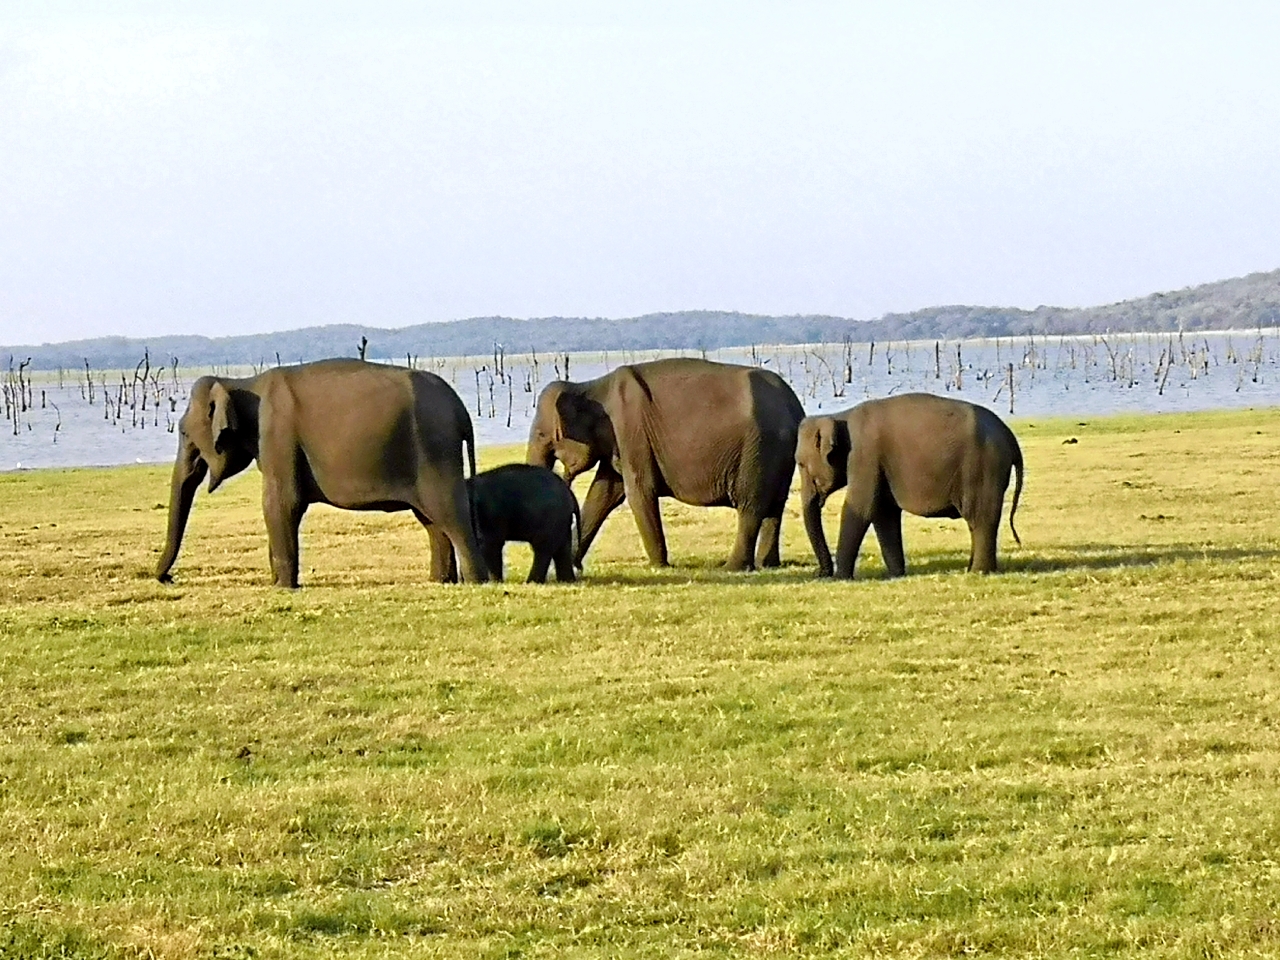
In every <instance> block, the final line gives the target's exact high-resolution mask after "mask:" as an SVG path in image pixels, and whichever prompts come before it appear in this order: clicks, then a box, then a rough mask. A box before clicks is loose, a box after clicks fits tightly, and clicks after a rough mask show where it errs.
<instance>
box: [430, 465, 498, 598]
mask: <svg viewBox="0 0 1280 960" xmlns="http://www.w3.org/2000/svg"><path fill="white" fill-rule="evenodd" d="M416 495H417V497H418V500H419V502H418V503H417V504H415V505H414V508H415V509H416V510H418V511H420V512H421V513H423V514H424V515H425V516H426V517H427V519H428V520H429V521H430V523H431V524H432V525H433V526H434V527H435V528H436V529H437V530H438V531H439V532H440V533H441V534H442V535H443V536H444V537H446V538H448V541H449V543H450V544H451V545H452V546H453V556H454V561H455V562H456V563H457V572H458V573H459V574H460V575H461V579H462V581H463V582H464V583H484V582H485V581H486V580H488V579H489V575H488V571H487V570H486V568H485V565H484V560H483V558H482V557H481V556H480V545H479V543H477V542H476V531H475V527H474V526H473V525H472V522H471V498H470V496H469V495H468V493H467V484H466V481H464V480H463V479H462V477H453V478H449V477H439V476H430V477H424V478H423V479H421V480H420V481H419V482H418V486H417V490H416ZM433 567H434V562H433Z"/></svg>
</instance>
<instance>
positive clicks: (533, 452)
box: [525, 442, 556, 470]
mask: <svg viewBox="0 0 1280 960" xmlns="http://www.w3.org/2000/svg"><path fill="white" fill-rule="evenodd" d="M525 459H526V461H527V462H528V463H529V464H531V465H532V466H535V467H546V468H547V469H548V470H550V469H552V468H553V467H554V466H555V465H556V451H555V448H554V447H553V446H552V445H551V444H549V443H532V442H531V443H530V444H529V449H528V455H527V456H526V458H525Z"/></svg>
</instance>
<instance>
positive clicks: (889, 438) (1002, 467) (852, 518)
mask: <svg viewBox="0 0 1280 960" xmlns="http://www.w3.org/2000/svg"><path fill="white" fill-rule="evenodd" d="M799 434H800V435H799V439H798V440H797V441H796V454H795V456H796V463H797V464H798V465H799V467H800V500H801V509H802V511H803V514H804V524H805V529H806V531H807V532H808V534H809V541H810V542H811V543H812V544H813V552H814V553H815V554H816V555H817V558H818V575H819V576H823V577H829V576H831V574H832V567H831V551H830V550H829V549H828V548H827V537H826V534H825V533H824V532H823V529H822V505H823V504H824V503H825V502H826V499H827V497H828V496H830V495H831V494H832V493H834V492H835V491H836V490H839V489H840V488H841V487H847V488H848V490H847V492H846V493H845V502H844V511H843V513H842V514H841V516H840V541H839V545H838V546H837V548H836V563H835V575H836V576H837V577H843V578H851V577H852V576H853V567H854V564H855V562H856V561H857V559H858V549H859V547H861V546H862V540H863V537H865V536H866V533H867V527H869V526H874V527H875V531H876V538H877V539H878V540H879V541H880V553H881V555H882V556H883V557H884V565H885V568H886V569H887V570H888V573H889V576H891V577H896V576H902V575H903V574H904V573H906V571H907V564H906V558H905V556H904V555H903V551H902V511H903V510H906V511H907V512H908V513H914V514H917V515H918V516H922V517H949V518H951V519H953V520H954V519H960V518H963V519H964V520H965V522H967V523H968V525H969V532H970V536H971V538H972V549H971V551H970V554H969V569H970V570H971V571H977V572H980V573H992V572H994V571H995V570H996V534H997V531H998V530H999V527H1000V513H1001V511H1002V510H1003V509H1004V494H1005V490H1006V489H1007V488H1008V486H1009V473H1010V471H1011V470H1012V469H1013V468H1014V467H1016V468H1017V470H1018V483H1017V486H1016V487H1015V488H1014V491H1013V506H1012V507H1011V508H1010V509H1009V529H1010V531H1012V533H1013V538H1014V540H1017V541H1018V543H1021V542H1022V541H1021V540H1020V539H1019V538H1018V531H1017V530H1016V529H1015V528H1014V526H1013V515H1014V513H1015V512H1016V511H1017V509H1018V497H1019V496H1020V495H1021V494H1022V450H1021V449H1020V448H1019V446H1018V440H1017V438H1016V437H1015V436H1014V435H1013V431H1012V430H1010V429H1009V427H1008V426H1007V425H1006V424H1005V422H1004V421H1003V420H1001V419H1000V418H999V417H997V416H996V415H995V414H994V413H992V412H991V411H990V410H988V409H986V408H985V407H979V406H977V405H975V404H972V403H966V402H965V401H963V400H952V399H949V398H947V397H936V396H933V395H932V394H928V393H907V394H903V395H901V396H897V397H887V398H885V399H882V400H869V401H867V402H866V403H861V404H858V406H856V407H853V408H852V409H849V410H845V411H843V412H841V413H836V414H832V415H830V416H823V417H806V418H805V419H804V422H803V423H801V424H800V431H799Z"/></svg>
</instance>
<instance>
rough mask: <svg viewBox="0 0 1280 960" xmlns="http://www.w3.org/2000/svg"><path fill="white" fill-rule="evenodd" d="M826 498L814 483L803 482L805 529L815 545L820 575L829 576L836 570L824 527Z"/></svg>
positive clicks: (801, 497)
mask: <svg viewBox="0 0 1280 960" xmlns="http://www.w3.org/2000/svg"><path fill="white" fill-rule="evenodd" d="M826 499H827V498H826V497H825V496H824V495H823V494H821V493H819V492H818V489H817V488H816V487H815V486H814V485H813V484H812V483H803V484H801V487H800V501H801V507H800V509H801V513H802V514H803V515H804V529H805V532H806V533H808V534H809V543H810V544H812V545H813V553H814V555H815V556H816V557H817V558H818V576H820V577H829V576H832V574H834V572H835V569H834V567H832V565H831V550H830V549H829V548H828V547H827V534H826V532H825V531H824V530H823V529H822V505H823V504H824V503H825V502H826Z"/></svg>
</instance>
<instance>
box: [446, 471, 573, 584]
mask: <svg viewBox="0 0 1280 960" xmlns="http://www.w3.org/2000/svg"><path fill="white" fill-rule="evenodd" d="M468 483H469V484H470V487H471V497H472V503H473V508H472V510H473V515H474V517H475V524H476V539H477V540H479V542H480V554H481V556H482V557H483V558H484V562H485V566H487V567H488V568H489V575H490V576H492V577H493V579H495V580H501V579H502V548H503V547H504V546H505V545H506V544H507V541H509V540H516V541H519V542H521V543H527V544H529V545H530V546H531V547H533V567H532V568H531V569H530V570H529V583H546V582H547V570H548V569H549V568H550V566H551V563H552V561H554V562H555V565H556V579H557V580H559V581H560V582H561V583H571V582H572V581H573V580H574V579H575V577H574V572H573V567H574V553H575V552H576V551H577V549H578V532H579V530H580V529H581V527H582V519H581V516H580V515H579V513H578V498H577V497H575V496H574V495H573V491H572V490H570V489H569V485H568V484H567V483H565V482H564V480H562V479H561V478H560V477H558V476H556V475H555V474H554V473H552V472H551V471H550V470H548V469H546V468H545V467H533V466H529V465H527V464H523V463H509V464H507V465H506V466H503V467H497V468H496V469H493V470H486V471H485V472H484V473H478V474H476V475H475V476H474V477H473V478H472V479H471V480H469V481H468Z"/></svg>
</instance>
